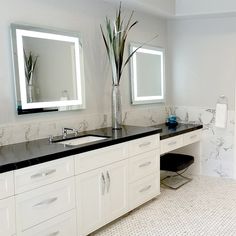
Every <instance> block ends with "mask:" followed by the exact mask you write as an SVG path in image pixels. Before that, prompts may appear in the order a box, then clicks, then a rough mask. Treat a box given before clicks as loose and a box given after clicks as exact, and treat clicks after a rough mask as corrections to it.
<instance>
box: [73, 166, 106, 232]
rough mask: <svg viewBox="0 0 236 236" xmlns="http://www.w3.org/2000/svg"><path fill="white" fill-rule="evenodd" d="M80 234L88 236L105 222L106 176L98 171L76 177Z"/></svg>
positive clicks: (101, 170) (101, 171)
mask: <svg viewBox="0 0 236 236" xmlns="http://www.w3.org/2000/svg"><path fill="white" fill-rule="evenodd" d="M76 191H77V207H78V232H79V235H87V234H89V233H91V232H92V231H94V230H95V229H97V228H99V227H100V226H101V224H102V221H103V217H102V216H103V209H104V206H103V203H104V201H103V199H104V196H105V175H104V174H103V169H102V168H100V169H97V170H93V171H90V172H88V173H84V174H81V175H79V176H77V177H76Z"/></svg>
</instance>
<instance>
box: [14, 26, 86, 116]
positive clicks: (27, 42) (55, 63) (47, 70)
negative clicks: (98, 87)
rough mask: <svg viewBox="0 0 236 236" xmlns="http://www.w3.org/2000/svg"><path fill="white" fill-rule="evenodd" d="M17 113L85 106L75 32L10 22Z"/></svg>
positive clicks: (79, 55) (82, 72)
mask: <svg viewBox="0 0 236 236" xmlns="http://www.w3.org/2000/svg"><path fill="white" fill-rule="evenodd" d="M11 36H12V48H13V58H14V72H15V85H16V86H15V87H16V100H17V101H16V103H17V104H16V105H17V111H18V114H27V113H35V112H47V111H67V110H74V109H82V108H85V89H84V68H83V52H82V44H81V38H80V36H79V35H78V33H72V32H63V31H57V30H49V29H43V28H38V27H31V26H25V25H17V24H12V25H11Z"/></svg>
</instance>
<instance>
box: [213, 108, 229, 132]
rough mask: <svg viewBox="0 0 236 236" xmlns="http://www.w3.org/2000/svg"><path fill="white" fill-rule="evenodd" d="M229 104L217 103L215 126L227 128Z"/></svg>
mask: <svg viewBox="0 0 236 236" xmlns="http://www.w3.org/2000/svg"><path fill="white" fill-rule="evenodd" d="M227 113H228V108H227V104H221V103H217V104H216V117H215V126H216V127H218V128H225V127H226V124H227Z"/></svg>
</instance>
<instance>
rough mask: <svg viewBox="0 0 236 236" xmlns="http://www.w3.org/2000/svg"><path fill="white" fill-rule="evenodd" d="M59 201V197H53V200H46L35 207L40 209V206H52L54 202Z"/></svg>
mask: <svg viewBox="0 0 236 236" xmlns="http://www.w3.org/2000/svg"><path fill="white" fill-rule="evenodd" d="M57 199H58V198H57V197H53V198H50V199H47V200H44V201H42V202H39V203H37V204H35V205H34V206H33V207H38V206H43V205H50V204H52V203H53V202H55V201H57Z"/></svg>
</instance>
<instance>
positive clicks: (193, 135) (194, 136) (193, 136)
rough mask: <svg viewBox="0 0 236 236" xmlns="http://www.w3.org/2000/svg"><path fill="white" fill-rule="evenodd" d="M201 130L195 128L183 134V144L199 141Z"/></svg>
mask: <svg viewBox="0 0 236 236" xmlns="http://www.w3.org/2000/svg"><path fill="white" fill-rule="evenodd" d="M201 133H202V130H196V131H193V132H189V133H186V134H184V135H183V139H184V145H189V144H192V143H195V142H198V141H200V139H201Z"/></svg>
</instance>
